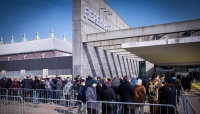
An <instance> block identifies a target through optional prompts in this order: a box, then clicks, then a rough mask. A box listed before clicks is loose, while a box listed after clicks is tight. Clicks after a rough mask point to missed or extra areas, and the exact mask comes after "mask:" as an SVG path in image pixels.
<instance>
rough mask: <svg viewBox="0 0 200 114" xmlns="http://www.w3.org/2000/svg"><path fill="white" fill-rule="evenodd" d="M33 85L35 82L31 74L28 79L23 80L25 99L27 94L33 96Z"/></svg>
mask: <svg viewBox="0 0 200 114" xmlns="http://www.w3.org/2000/svg"><path fill="white" fill-rule="evenodd" d="M33 86H34V82H33V80H32V79H31V76H27V77H26V79H24V80H23V82H22V88H23V99H24V98H25V97H26V96H29V95H30V96H31V97H32V96H33V90H31V89H33Z"/></svg>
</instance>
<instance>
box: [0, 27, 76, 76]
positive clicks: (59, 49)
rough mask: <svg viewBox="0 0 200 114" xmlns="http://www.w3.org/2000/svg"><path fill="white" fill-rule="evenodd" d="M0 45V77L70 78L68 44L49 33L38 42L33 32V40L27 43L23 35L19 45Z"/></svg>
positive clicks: (12, 41)
mask: <svg viewBox="0 0 200 114" xmlns="http://www.w3.org/2000/svg"><path fill="white" fill-rule="evenodd" d="M0 43H1V45H0V71H1V73H0V76H7V77H8V76H14V77H17V76H26V75H31V76H35V75H63V76H64V75H65V76H66V75H72V43H70V42H68V41H67V40H66V37H65V34H64V35H63V39H58V38H55V36H54V33H53V30H52V31H51V32H50V36H49V38H45V39H40V37H39V33H38V32H37V33H36V37H35V40H31V41H27V39H26V35H25V34H24V35H23V37H22V42H18V43H16V42H14V37H13V36H12V37H11V41H10V44H3V39H2V38H1V42H0Z"/></svg>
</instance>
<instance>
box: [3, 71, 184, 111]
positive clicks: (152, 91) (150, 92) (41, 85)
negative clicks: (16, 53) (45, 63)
mask: <svg viewBox="0 0 200 114" xmlns="http://www.w3.org/2000/svg"><path fill="white" fill-rule="evenodd" d="M182 80H184V79H182ZM181 83H182V81H180V80H179V79H176V78H175V77H173V78H165V76H163V75H161V76H159V75H158V74H153V75H152V77H151V78H150V79H147V78H145V79H143V80H142V79H140V78H138V77H137V76H135V75H133V76H129V75H128V76H124V77H123V78H118V77H114V78H105V77H104V78H101V77H100V76H98V77H97V76H94V77H92V76H88V77H87V78H86V79H84V78H83V77H81V76H80V75H78V76H77V77H76V78H74V81H72V80H71V78H70V77H67V78H66V79H63V78H61V77H59V76H56V77H48V76H46V77H43V76H41V77H37V76H35V77H34V78H32V77H31V76H27V77H25V78H24V79H23V80H17V79H14V80H13V81H12V79H11V78H5V77H3V78H2V79H1V80H0V87H1V88H7V89H8V88H11V89H12V91H15V90H17V89H18V88H24V89H35V90H38V89H45V90H47V93H46V95H45V96H46V98H52V99H54V98H55V99H61V97H62V95H61V92H59V91H64V98H65V99H67V100H70V99H71V98H70V97H71V93H72V91H75V93H74V96H75V97H74V98H73V99H75V100H80V101H82V102H83V103H86V102H87V101H113V102H127V103H145V102H147V101H148V102H149V103H151V104H170V105H173V106H174V107H176V101H177V102H179V97H180V90H181ZM52 90H54V91H55V92H53V93H52ZM57 91H58V92H57ZM26 92H27V91H26ZM13 95H17V93H16V92H13ZM39 96H40V93H39V92H37V91H36V95H35V97H37V98H38V97H39ZM77 105H79V111H80V108H81V104H77ZM65 106H67V107H68V106H70V102H67V101H66V102H65ZM82 108H84V107H82ZM120 109H121V111H122V113H123V114H139V112H140V114H144V105H129V104H124V105H120V104H109V103H99V102H88V103H87V111H88V114H101V113H102V114H103V113H106V114H118V112H119V110H120ZM150 112H151V114H159V113H160V112H161V113H162V114H165V113H166V112H168V113H169V114H173V113H174V112H175V110H174V109H173V108H172V107H168V108H166V107H161V108H159V107H158V106H150Z"/></svg>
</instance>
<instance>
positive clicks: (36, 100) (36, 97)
mask: <svg viewBox="0 0 200 114" xmlns="http://www.w3.org/2000/svg"><path fill="white" fill-rule="evenodd" d="M39 95H40V93H35V102H34V103H38V102H39V100H38V98H39Z"/></svg>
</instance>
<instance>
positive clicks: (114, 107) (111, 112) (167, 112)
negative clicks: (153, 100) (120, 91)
mask: <svg viewBox="0 0 200 114" xmlns="http://www.w3.org/2000/svg"><path fill="white" fill-rule="evenodd" d="M101 105H102V107H101ZM85 110H86V114H99V112H102V114H144V113H149V112H151V114H176V113H177V109H176V107H175V106H173V105H169V104H149V103H128V102H110V101H87V102H86V109H85Z"/></svg>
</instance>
